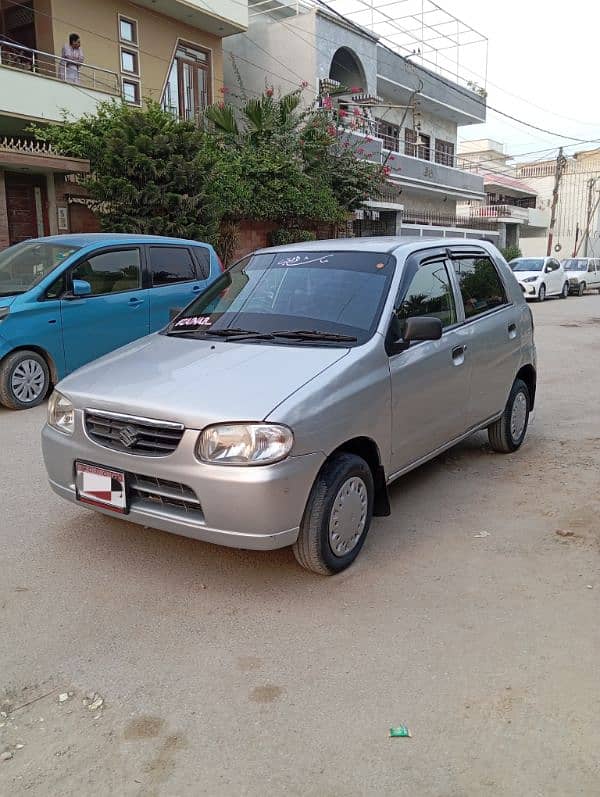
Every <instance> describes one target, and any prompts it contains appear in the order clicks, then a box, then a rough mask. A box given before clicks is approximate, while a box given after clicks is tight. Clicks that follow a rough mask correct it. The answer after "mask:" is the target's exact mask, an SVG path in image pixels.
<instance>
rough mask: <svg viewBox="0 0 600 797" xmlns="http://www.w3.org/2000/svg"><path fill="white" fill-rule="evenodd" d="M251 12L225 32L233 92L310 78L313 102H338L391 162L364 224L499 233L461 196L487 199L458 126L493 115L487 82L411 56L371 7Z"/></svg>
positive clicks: (394, 230)
mask: <svg viewBox="0 0 600 797" xmlns="http://www.w3.org/2000/svg"><path fill="white" fill-rule="evenodd" d="M355 5H356V4H355ZM388 5H389V4H388ZM249 12H250V17H249V27H248V30H247V32H245V33H243V34H240V35H234V36H231V37H228V38H227V39H226V40H225V42H224V49H225V61H224V74H225V84H226V87H227V88H228V89H229V90H231V92H232V94H235V93H236V92H239V90H240V86H239V82H240V77H241V82H242V84H243V89H244V91H245V92H246V94H248V95H252V94H258V93H260V92H261V91H263V90H264V88H265V83H267V84H269V85H271V86H273V87H275V90H279V91H282V92H287V91H291V90H294V89H296V88H298V86H299V85H300V84H301V83H304V84H306V88H305V91H304V96H305V98H306V100H305V101H306V102H307V103H310V104H313V103H316V104H317V105H320V107H321V108H323V109H324V110H325V111H328V110H332V111H333V112H334V114H335V115H336V118H337V120H338V122H339V125H340V127H341V128H342V129H344V128H345V131H344V133H343V134H344V135H346V136H347V137H348V140H349V141H351V142H352V143H353V145H354V146H355V147H356V151H357V152H359V153H361V155H362V156H363V157H365V158H368V159H370V160H372V161H374V162H376V163H381V164H385V165H386V166H387V167H389V178H388V184H387V187H386V192H385V196H384V197H380V198H378V199H374V200H373V201H370V202H368V203H366V204H365V207H364V209H363V210H360V211H358V212H357V214H356V216H357V218H356V220H355V222H354V228H355V233H356V234H358V235H369V234H382V235H385V234H400V233H401V234H402V235H414V236H421V235H431V234H442V235H444V234H446V235H459V236H463V237H466V236H469V237H477V236H479V235H481V236H484V237H486V238H489V239H490V240H492V241H497V240H498V238H499V233H498V231H497V229H496V225H493V224H490V223H488V221H487V220H486V219H482V218H471V217H469V216H468V215H466V216H465V215H464V214H463V215H457V212H456V206H457V202H459V201H471V202H479V201H483V200H484V199H485V191H484V185H483V178H482V176H481V175H479V174H477V173H475V172H473V171H471V170H469V169H464V168H460V166H459V164H458V163H457V155H456V149H457V129H458V127H459V126H461V125H473V124H479V123H481V122H484V121H485V118H486V105H485V96H484V92H482V91H481V90H480V91H479V92H477V91H475V90H473V89H472V88H468V87H466V86H465V85H462V84H460V83H459V82H457V81H456V80H453V79H451V78H450V77H449V76H448V75H447V74H440V73H439V72H437V71H436V70H435V69H434V68H433V67H432V66H431V65H430V64H429V63H428V62H425V63H427V64H428V65H427V67H426V66H425V63H424V62H423V59H419V55H418V53H415V57H414V58H411V57H404V56H403V55H401V54H400V51H399V50H398V49H394V46H393V45H394V42H393V41H390V40H389V39H388V38H387V37H386V38H385V39H382V38H381V37H380V35H379V33H378V31H381V30H384V29H385V28H384V27H382V23H381V22H380V23H379V25H378V24H377V23H376V24H374V26H373V29H369V27H368V15H367V16H365V17H364V19H365V22H364V23H363V24H357V23H356V22H355V21H353V20H352V19H348V18H346V19H344V17H343V16H342V15H341V14H339V13H336V12H335V9H334V10H332V8H331V4H330V3H328V4H324V3H320V2H318V1H317V0H314V1H313V0H303V1H302V2H295V1H294V2H290V0H268V1H267V2H265V0H250V2H249ZM381 13H382V12H380V11H377V14H381ZM361 19H362V17H361ZM393 24H394V22H393V20H392V21H391V22H390V25H392V26H393ZM404 24H406V23H404ZM457 24H458V22H457ZM461 24H462V23H461ZM364 25H367V27H364ZM413 25H414V23H413ZM408 27H410V23H408ZM387 29H388V30H389V29H390V26H389V25H388V28H387ZM446 30H448V28H446ZM432 37H433V39H436V38H437V39H438V40H439V39H440V38H443V34H440V33H439V32H438V31H434V32H433V34H432ZM438 43H439V41H438ZM419 60H421V63H418V61H419Z"/></svg>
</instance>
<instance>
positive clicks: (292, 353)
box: [57, 334, 349, 429]
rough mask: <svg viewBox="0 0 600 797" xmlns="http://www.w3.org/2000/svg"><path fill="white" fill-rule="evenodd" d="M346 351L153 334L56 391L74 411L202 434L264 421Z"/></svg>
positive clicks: (74, 376)
mask: <svg viewBox="0 0 600 797" xmlns="http://www.w3.org/2000/svg"><path fill="white" fill-rule="evenodd" d="M348 351H349V349H339V348H326V347H314V346H308V347H307V346H306V344H302V345H300V346H288V345H279V344H277V345H269V344H252V343H233V342H230V343H227V342H225V341H217V340H215V341H212V340H203V339H196V340H194V339H190V338H175V337H167V336H166V335H159V334H154V335H150V336H148V337H146V338H142V339H141V340H138V341H135V342H134V343H131V344H129V345H128V346H125V347H124V348H122V349H118V350H117V351H115V352H112V353H111V354H108V355H106V356H105V357H102V358H101V359H99V360H96V361H95V362H93V363H91V364H90V365H86V366H84V367H83V368H80V369H79V370H78V371H75V372H74V373H73V374H71V375H70V376H68V377H66V379H63V380H62V381H61V382H60V383H59V384H58V386H57V388H58V390H59V391H60V392H62V393H64V394H65V395H67V396H68V397H69V398H70V399H71V400H72V401H73V402H74V404H75V406H76V407H78V408H85V407H92V408H96V409H104V410H109V411H112V412H121V413H126V414H129V415H141V416H144V417H149V418H155V419H158V420H167V421H175V422H178V423H183V424H184V425H185V426H187V427H188V428H192V429H201V428H203V427H204V426H207V425H208V424H211V423H218V422H221V421H236V420H238V421H260V420H263V419H264V418H266V417H267V415H269V413H271V412H272V411H273V410H274V409H275V407H277V406H278V405H279V404H280V403H281V402H282V401H284V400H285V399H286V398H288V396H290V395H291V394H292V393H294V392H295V391H296V390H298V389H299V388H301V387H302V386H303V385H305V384H306V383H307V382H309V381H310V380H311V379H314V377H315V376H317V375H318V374H320V373H321V372H323V371H324V370H326V369H327V368H329V367H330V366H331V365H333V364H334V363H335V362H337V361H338V360H339V359H341V358H342V357H344V356H345V355H346V354H348Z"/></svg>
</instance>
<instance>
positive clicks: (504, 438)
mask: <svg viewBox="0 0 600 797" xmlns="http://www.w3.org/2000/svg"><path fill="white" fill-rule="evenodd" d="M518 396H524V399H525V423H524V426H523V429H522V431H521V432H520V434H518V435H517V436H514V435H513V431H512V425H511V418H512V412H513V406H514V405H515V402H516V401H517V400H518V399H517V397H518ZM530 411H531V396H530V394H529V388H528V387H527V385H526V384H525V382H523V380H522V379H515V383H514V385H513V386H512V389H511V391H510V395H509V397H508V401H507V402H506V407H505V408H504V412H503V413H502V417H501V418H498V420H497V421H495V422H494V423H493V424H492V425H491V426H488V438H489V441H490V446H491V447H492V449H493V450H494V451H498V453H500V454H510V453H511V452H512V451H516V450H517V449H518V448H520V447H521V445H522V443H523V440H524V439H525V435H526V434H527V426H528V425H529V413H530Z"/></svg>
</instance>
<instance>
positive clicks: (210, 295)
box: [166, 251, 395, 346]
mask: <svg viewBox="0 0 600 797" xmlns="http://www.w3.org/2000/svg"><path fill="white" fill-rule="evenodd" d="M394 267H395V259H394V258H393V257H390V256H389V255H386V254H381V253H377V252H362V251H356V252H347V251H342V252H336V251H323V252H319V251H315V252H310V251H308V252H295V251H293V252H277V253H272V252H271V253H258V254H255V255H251V256H250V257H248V258H245V259H244V260H242V261H240V262H239V263H237V264H236V265H234V266H233V267H232V268H231V269H229V271H226V272H225V273H224V274H223V275H221V277H219V278H218V279H217V280H216V281H215V282H214V283H213V284H212V285H211V286H210V287H209V288H208V289H207V290H206V291H205V292H204V293H203V294H202V295H201V296H199V297H198V298H197V299H196V300H195V301H194V302H192V304H191V305H189V306H188V307H187V308H186V309H185V310H184V311H183V313H182V314H181V315H179V316H178V317H177V318H176V319H175V320H174V322H173V323H172V324H171V325H170V326H169V328H168V329H167V330H166V332H167V333H168V334H172V335H175V334H182V335H188V334H189V335H192V336H197V335H199V336H203V337H204V336H211V337H212V336H214V337H215V338H216V337H219V338H220V339H223V340H236V341H239V340H248V341H253V340H262V341H271V342H275V343H292V342H293V343H294V344H296V343H304V344H309V343H312V344H317V345H335V344H337V345H345V346H348V345H356V344H360V343H364V342H365V341H367V340H368V339H369V338H370V337H371V336H372V335H373V333H374V332H375V329H376V327H377V323H378V321H379V317H380V315H381V311H382V308H383V304H384V302H385V299H386V296H387V293H388V290H389V286H390V282H391V279H392V276H393V273H394ZM257 336H260V337H257Z"/></svg>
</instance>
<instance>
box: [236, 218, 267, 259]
mask: <svg viewBox="0 0 600 797" xmlns="http://www.w3.org/2000/svg"><path fill="white" fill-rule="evenodd" d="M278 226H279V225H278V224H275V223H274V222H272V221H241V222H240V223H239V239H238V247H237V249H236V251H235V255H234V258H233V260H232V262H234V261H235V260H239V258H240V257H243V256H244V255H247V254H248V253H249V252H253V251H254V250H255V249H261V248H262V247H263V246H270V244H271V241H270V238H269V236H270V234H271V233H272V232H273V231H274V230H276V229H277V228H278Z"/></svg>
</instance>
